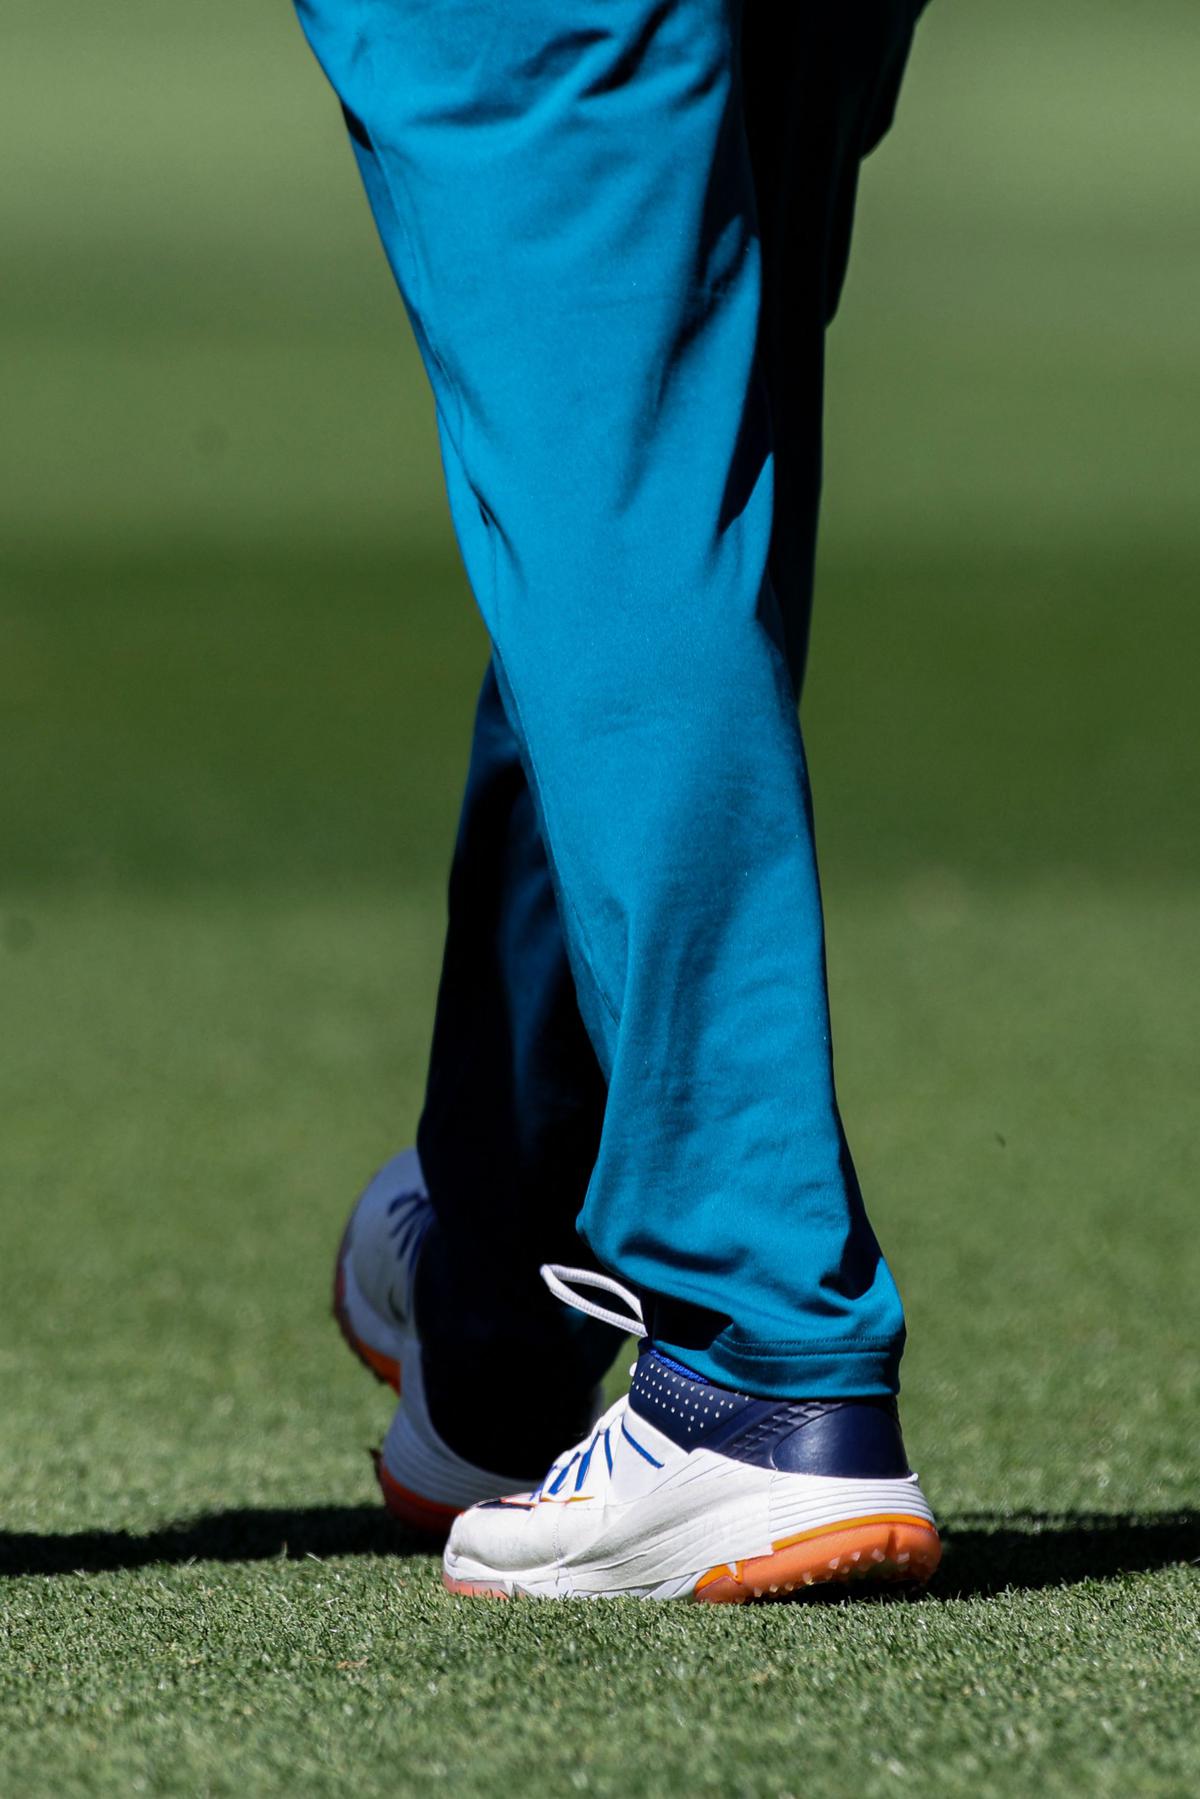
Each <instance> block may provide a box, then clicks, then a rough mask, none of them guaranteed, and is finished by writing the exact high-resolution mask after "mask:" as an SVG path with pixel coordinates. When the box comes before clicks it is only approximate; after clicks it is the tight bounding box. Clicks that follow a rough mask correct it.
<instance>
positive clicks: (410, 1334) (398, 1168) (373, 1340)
mask: <svg viewBox="0 0 1200 1799" xmlns="http://www.w3.org/2000/svg"><path fill="white" fill-rule="evenodd" d="M432 1216H433V1212H432V1206H431V1204H430V1199H429V1193H428V1189H427V1188H426V1185H425V1177H424V1175H423V1173H422V1170H421V1161H420V1157H419V1156H418V1155H417V1152H416V1150H415V1149H406V1150H402V1151H401V1153H400V1154H399V1155H398V1156H394V1157H393V1158H392V1160H391V1161H390V1162H388V1163H387V1164H386V1165H385V1166H384V1167H383V1168H381V1169H380V1170H379V1172H378V1174H376V1175H375V1176H374V1177H373V1179H372V1180H370V1181H369V1182H368V1184H367V1186H366V1188H365V1189H364V1190H363V1192H362V1194H361V1195H360V1196H359V1199H358V1201H357V1203H356V1205H355V1207H354V1210H353V1211H352V1212H351V1214H350V1218H349V1221H348V1223H347V1225H346V1229H345V1231H344V1232H343V1235H342V1240H341V1244H340V1246H339V1249H338V1255H337V1263H336V1265H335V1268H334V1281H333V1314H334V1317H335V1318H336V1320H337V1322H338V1325H339V1327H340V1329H341V1332H342V1335H343V1337H344V1338H345V1339H346V1342H347V1343H348V1344H349V1346H350V1348H351V1349H352V1350H353V1351H354V1353H355V1355H356V1356H357V1357H358V1358H359V1360H360V1361H361V1362H362V1363H364V1365H365V1366H366V1367H367V1368H369V1369H370V1370H371V1372H372V1374H374V1375H375V1377H376V1378H377V1379H378V1380H380V1381H384V1382H386V1383H387V1385H388V1386H390V1387H392V1388H394V1389H395V1391H396V1393H397V1394H399V1395H400V1404H399V1406H398V1407H397V1409H396V1413H395V1416H394V1417H393V1419H392V1422H391V1426H390V1428H389V1430H388V1433H387V1435H386V1437H385V1438H384V1441H383V1446H382V1448H381V1449H380V1451H379V1453H378V1455H377V1456H376V1458H375V1471H376V1474H377V1476H378V1478H379V1485H380V1488H381V1489H382V1492H383V1498H384V1503H385V1504H386V1506H387V1508H388V1510H389V1511H390V1512H391V1513H392V1514H393V1516H394V1517H396V1518H398V1519H400V1521H401V1522H402V1523H404V1524H407V1525H408V1526H410V1527H411V1528H413V1529H415V1530H421V1531H425V1532H428V1533H429V1534H430V1535H435V1536H439V1537H444V1536H445V1535H446V1532H447V1531H448V1530H449V1528H450V1525H451V1524H452V1522H453V1521H454V1519H455V1518H456V1517H457V1515H458V1514H459V1512H461V1511H464V1510H465V1509H466V1508H467V1507H468V1506H472V1505H474V1504H475V1503H476V1502H477V1501H478V1500H481V1499H490V1498H492V1497H494V1496H496V1495H498V1494H504V1493H508V1492H511V1491H512V1489H513V1487H514V1484H515V1483H514V1482H513V1480H512V1479H511V1478H507V1477H505V1476H504V1475H501V1474H495V1473H493V1472H491V1471H490V1470H488V1469H485V1468H477V1467H476V1466H475V1465H474V1463H472V1462H469V1461H465V1460H464V1459H463V1457H462V1456H460V1455H457V1454H456V1453H455V1452H454V1451H453V1450H452V1449H450V1448H449V1446H448V1445H447V1444H446V1443H444V1442H443V1441H442V1439H441V1437H440V1436H439V1435H438V1432H437V1431H436V1429H435V1428H434V1426H433V1423H432V1422H431V1420H430V1416H429V1407H428V1405H427V1403H426V1397H425V1380H424V1371H423V1368H422V1360H421V1342H420V1336H419V1333H418V1330H417V1322H416V1317H415V1312H414V1304H413V1286H414V1275H415V1272H416V1265H417V1257H418V1255H419V1253H420V1249H421V1245H422V1243H423V1242H424V1240H425V1233H426V1231H427V1229H428V1228H429V1225H430V1223H431V1221H432Z"/></svg>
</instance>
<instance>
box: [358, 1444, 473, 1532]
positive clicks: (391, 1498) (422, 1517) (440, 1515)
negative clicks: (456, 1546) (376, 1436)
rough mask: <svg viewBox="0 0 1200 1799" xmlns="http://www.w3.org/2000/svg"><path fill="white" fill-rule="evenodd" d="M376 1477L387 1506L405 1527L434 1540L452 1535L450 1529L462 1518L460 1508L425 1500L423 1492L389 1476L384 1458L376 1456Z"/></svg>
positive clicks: (393, 1476) (391, 1475) (392, 1475)
mask: <svg viewBox="0 0 1200 1799" xmlns="http://www.w3.org/2000/svg"><path fill="white" fill-rule="evenodd" d="M375 1478H376V1479H377V1480H378V1482H379V1490H380V1492H381V1493H382V1494H383V1503H384V1505H386V1507H387V1509H388V1511H389V1512H390V1513H391V1515H392V1517H393V1518H396V1519H398V1520H399V1522H400V1523H401V1524H406V1525H407V1526H408V1527H409V1529H410V1530H420V1531H424V1532H426V1534H427V1535H429V1536H433V1537H442V1538H444V1537H447V1536H448V1535H449V1534H450V1526H451V1525H452V1524H453V1523H454V1520H455V1519H456V1518H457V1517H458V1512H459V1508H458V1507H457V1506H452V1505H439V1504H438V1503H437V1501H436V1500H434V1499H425V1498H423V1497H422V1496H421V1494H420V1493H414V1492H412V1491H411V1490H410V1489H409V1488H408V1487H404V1486H401V1484H400V1482H399V1481H398V1480H397V1479H396V1477H395V1475H394V1474H389V1473H388V1471H387V1469H386V1468H385V1467H384V1465H383V1457H382V1456H381V1455H377V1456H376V1457H375Z"/></svg>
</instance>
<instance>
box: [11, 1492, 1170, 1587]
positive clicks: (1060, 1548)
mask: <svg viewBox="0 0 1200 1799" xmlns="http://www.w3.org/2000/svg"><path fill="white" fill-rule="evenodd" d="M945 1542H946V1554H945V1559H944V1561H943V1563H942V1567H941V1571H940V1572H939V1574H938V1576H937V1579H936V1580H935V1581H934V1583H933V1585H932V1587H931V1588H930V1589H929V1592H928V1594H927V1595H925V1596H924V1597H926V1598H927V1599H928V1600H934V1601H938V1600H940V1601H945V1600H948V1599H979V1598H987V1597H988V1596H989V1595H991V1594H995V1593H1003V1592H1006V1591H1012V1592H1037V1591H1039V1590H1041V1589H1043V1588H1046V1587H1062V1586H1075V1585H1077V1584H1078V1583H1079V1582H1080V1581H1085V1580H1111V1579H1114V1578H1115V1577H1116V1576H1118V1575H1121V1574H1141V1573H1148V1572H1150V1571H1152V1570H1153V1569H1155V1568H1169V1567H1173V1566H1176V1565H1177V1564H1180V1563H1187V1562H1192V1563H1194V1562H1197V1561H1200V1512H1149V1513H1138V1514H1122V1513H1106V1512H1099V1513H1044V1512H1014V1513H1013V1514H1012V1515H1011V1516H1008V1517H992V1516H988V1515H986V1514H980V1513H969V1514H967V1515H965V1516H963V1517H962V1518H960V1519H959V1521H958V1523H957V1524H955V1525H952V1526H950V1527H949V1528H948V1529H947V1530H946V1536H945ZM429 1553H430V1544H429V1541H428V1539H426V1538H422V1537H417V1536H415V1535H413V1534H411V1533H409V1532H406V1531H404V1530H403V1529H401V1528H400V1526H398V1525H397V1524H395V1523H393V1521H392V1520H391V1519H390V1518H389V1517H388V1516H387V1514H386V1513H385V1512H384V1511H383V1510H382V1509H381V1508H380V1507H379V1506H375V1505H353V1506H311V1507H305V1508H302V1509H299V1510H292V1511H289V1510H283V1509H279V1510H270V1509H258V1508H247V1509H245V1510H238V1511H227V1512H211V1513H206V1514H204V1515H203V1516H201V1517H198V1518H191V1519H184V1520H182V1521H180V1522H179V1523H177V1524H167V1525H164V1526H163V1527H162V1528H161V1529H159V1530H152V1531H147V1532H145V1533H144V1534H137V1533H134V1532H129V1531H121V1530H112V1531H104V1530H96V1531H79V1532H63V1533H62V1534H59V1535H47V1536H40V1535H37V1534H35V1533H33V1532H16V1531H0V1576H4V1575H10V1576H11V1575H20V1574H99V1573H105V1572H109V1571H112V1570H115V1569H122V1568H149V1567H156V1566H157V1567H163V1566H166V1567H177V1566H180V1565H181V1564H184V1563H187V1562H264V1561H292V1562H295V1561H303V1560H304V1559H305V1558H307V1557H309V1556H316V1557H318V1558H324V1557H327V1556H343V1555H373V1556H388V1557H395V1558H405V1557H408V1556H415V1555H428V1554H429ZM825 1593H826V1594H827V1596H828V1598H829V1599H830V1600H832V1601H833V1602H834V1603H838V1602H841V1601H843V1600H844V1599H845V1598H846V1597H847V1594H846V1590H845V1589H844V1588H831V1589H826V1590H825ZM824 1596H825V1594H823V1595H822V1597H824ZM811 1597H812V1598H816V1597H817V1594H816V1593H814V1594H813V1595H811ZM880 1597H881V1598H882V1597H883V1595H880Z"/></svg>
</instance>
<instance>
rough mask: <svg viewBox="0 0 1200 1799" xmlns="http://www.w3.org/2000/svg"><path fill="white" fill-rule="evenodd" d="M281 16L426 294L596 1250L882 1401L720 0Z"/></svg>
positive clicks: (805, 1375) (648, 1284)
mask: <svg viewBox="0 0 1200 1799" xmlns="http://www.w3.org/2000/svg"><path fill="white" fill-rule="evenodd" d="M301 10H302V15H303V17H304V18H305V22H306V24H307V25H308V26H309V28H310V31H311V35H312V36H313V38H314V42H315V43H316V45H317V48H318V52H319V54H321V56H322V58H323V60H324V61H325V62H326V66H327V67H328V68H329V71H330V73H331V75H332V77H333V79H334V81H335V85H337V86H338V88H339V91H340V92H341V94H342V98H343V101H344V102H345V104H346V105H347V108H348V110H349V112H350V114H351V117H352V129H353V130H354V132H355V136H356V141H357V142H358V144H359V148H360V153H361V155H362V157H363V159H364V162H365V163H366V164H367V166H368V171H369V172H368V180H369V185H371V186H372V189H373V192H372V197H373V200H374V202H375V205H376V211H377V215H378V217H379V220H380V224H381V228H382V230H383V232H384V236H385V239H386V241H387V242H388V247H389V251H390V253H391V255H392V259H393V262H394V264H395V266H396V267H397V272H398V274H399V276H400V279H401V283H402V285H403V286H404V288H405V292H406V295H407V297H408V300H409V304H410V307H411V309H412V310H413V312H414V315H415V321H416V323H417V328H418V335H419V337H420V338H421V341H422V345H423V349H424V351H425V355H426V359H427V364H428V366H429V368H430V373H431V377H432V379H433V382H434V386H435V390H436V392H437V396H438V402H439V413H440V423H441V427H442V432H443V440H444V444H445V448H446V460H447V475H448V481H449V485H450V490H451V502H452V508H453V511H454V516H455V522H456V526H457V529H458V532H459V538H460V543H461V545H462V548H463V552H464V556H465V559H466V562H467V567H468V571H469V573H470V576H471V580H472V584H473V586H474V588H475V591H476V595H477V597H478V599H479V602H480V605H481V607H482V609H483V612H484V616H485V619H486V622H487V624H488V628H489V631H490V633H491V636H492V639H493V643H494V645H495V647H496V652H497V672H498V678H499V681H500V685H501V690H502V696H503V700H504V705H505V710H506V713H507V715H508V717H509V719H510V720H511V721H512V722H513V724H514V728H515V730H516V734H517V738H518V741H519V744H520V748H521V754H522V759H523V763H524V766H525V771H526V775H527V777H528V778H529V780H530V786H531V792H532V794H533V797H534V800H535V803H536V806H537V810H538V820H539V828H540V831H541V835H542V837H543V839H544V841H545V842H546V843H547V845H548V849H549V855H550V864H551V868H552V872H553V877H554V881H555V885H556V890H557V894H558V899H559V910H560V915H561V916H562V917H563V919H564V922H565V925H566V935H567V943H568V949H569V953H570V958H571V966H572V971H573V974H574V977H575V981H576V986H577V989H578V993H579V998H580V1005H581V1011H582V1013H583V1016H584V1019H585V1021H586V1024H587V1028H588V1032H589V1035H590V1037H591V1040H592V1043H593V1046H594V1047H595V1049H596V1052H597V1055H598V1059H599V1061H600V1064H601V1066H602V1068H603V1070H604V1072H605V1074H606V1075H607V1077H608V1081H609V1102H608V1108H607V1112H606V1116H605V1124H604V1130H603V1133H602V1138H601V1145H600V1152H599V1157H598V1161H597V1165H596V1170H595V1173H594V1175H593V1179H592V1183H591V1186H590V1189H589V1194H588V1199H587V1203H586V1205H585V1207H584V1212H583V1218H582V1225H583V1229H584V1232H585V1235H586V1236H587V1237H588V1239H589V1241H590V1242H591V1244H592V1246H593V1248H594V1250H595V1251H596V1253H597V1255H598V1256H599V1258H600V1259H601V1260H602V1261H603V1262H604V1263H605V1264H606V1265H607V1266H609V1267H611V1268H613V1269H615V1270H616V1271H618V1272H620V1273H621V1274H622V1275H623V1276H624V1277H625V1278H627V1279H629V1280H630V1281H631V1282H632V1283H633V1284H634V1285H635V1286H637V1287H638V1288H639V1289H640V1290H641V1292H642V1294H643V1296H644V1299H645V1302H646V1308H647V1312H648V1316H649V1326H650V1334H651V1336H652V1337H653V1338H654V1340H655V1341H657V1342H658V1343H660V1345H662V1346H663V1347H665V1348H666V1349H668V1350H669V1351H671V1352H672V1353H674V1354H676V1355H678V1356H679V1357H681V1358H682V1359H684V1360H685V1361H686V1362H687V1363H688V1364H689V1365H690V1366H692V1367H693V1368H696V1369H697V1370H698V1371H699V1372H701V1373H703V1374H708V1375H711V1376H712V1377H714V1378H716V1379H717V1380H723V1381H727V1382H732V1383H734V1384H740V1385H741V1386H743V1387H745V1388H747V1389H748V1390H750V1391H758V1392H762V1393H764V1394H768V1395H771V1394H793V1393H797V1392H804V1393H813V1394H835V1393H845V1394H872V1393H887V1392H889V1391H891V1390H892V1389H893V1387H894V1385H895V1380H896V1365H897V1361H898V1356H899V1349H900V1341H901V1335H902V1322H901V1316H900V1309H899V1303H898V1300H897V1297H896V1294H895V1289H894V1286H893V1284H892V1282H891V1279H890V1276H889V1275H888V1273H887V1270H886V1267H885V1266H884V1264H883V1262H882V1259H881V1257H880V1255H879V1251H878V1247H877V1245H876V1243H875V1239H874V1237H873V1235H872V1233H871V1231H870V1228H869V1226H868V1225H867V1222H866V1219H865V1216H864V1214H863V1211H862V1205H861V1200H860V1198H859V1196H858V1192H857V1187H856V1184H855V1182H854V1180H853V1176H852V1172H851V1170H850V1169H849V1167H848V1162H847V1158H846V1154H845V1147H844V1141H843V1138H842V1134H841V1130H840V1126H839V1123H838V1120H837V1112H836V1106H835V1103H834V1097H833V1085H832V1073H831V1067H830V1057H829V1037H828V1016H827V1005H826V997H825V987H824V972H823V953H822V933H821V924H820V911H819V901H818V897H817V889H816V879H815V869H814V865H813V857H812V838H811V824H810V819H809V812H808V796H807V784H806V779H805V774H804V765H803V756H802V751H801V747H800V739H799V733H798V726H797V723H796V719H795V712H794V695H793V689H792V684H791V680H790V676H789V670H788V665H787V656H786V650H785V643H784V631H783V626H782V622H781V618H780V612H779V607H778V603H777V600H776V596H775V595H774V593H773V591H772V589H771V586H770V583H769V581H768V579H767V574H766V565H767V559H768V553H769V548H770V540H771V528H772V518H773V497H772V478H771V477H772V469H771V449H770V438H769V427H768V420H767V413H766V407H765V403H764V394H763V391H762V386H761V380H760V376H759V371H758V368H757V365H756V336H757V330H758V318H759V302H760V271H759V261H758V254H757V245H756V241H755V217H754V200H753V190H752V184H751V179H750V172H749V167H748V161H747V157H746V150H745V143H744V137H743V126H742V118H741V113H740V97H739V94H738V91H737V84H736V79H735V68H736V58H737V36H738V31H739V26H740V9H738V8H735V7H734V6H732V5H729V4H724V3H722V0H686V3H685V0H680V3H678V4H676V5H674V6H671V7H665V8H664V7H662V6H659V5H652V4H649V0H591V4H577V5H574V6H573V7H572V8H571V16H570V21H569V23H564V21H563V16H562V9H561V7H560V6H558V5H557V4H554V3H552V0H537V3H536V4H534V3H532V0H531V3H529V4H525V5H522V6H519V7H517V8H512V7H500V6H498V5H494V4H490V3H486V4H485V3H484V0H475V3H469V0H460V3H459V4H448V5H447V6H445V7H441V8H439V9H437V14H436V18H435V17H434V15H433V14H432V13H431V12H429V11H428V10H427V9H421V8H417V7H415V6H409V5H407V4H404V3H403V0H387V3H386V4H385V3H383V0H379V3H377V4H366V3H365V0H364V3H362V4H351V5H346V4H334V0H329V4H328V5H325V4H324V0H319V3H318V4H316V5H308V4H306V5H303V6H302V9H301Z"/></svg>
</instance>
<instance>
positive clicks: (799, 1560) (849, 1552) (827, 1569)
mask: <svg viewBox="0 0 1200 1799" xmlns="http://www.w3.org/2000/svg"><path fill="white" fill-rule="evenodd" d="M941 1559H942V1545H941V1539H940V1538H939V1537H938V1534H937V1531H936V1530H935V1529H934V1527H933V1525H932V1524H929V1523H927V1522H926V1520H925V1519H924V1518H912V1517H907V1516H905V1515H903V1514H896V1515H891V1514H887V1515H882V1516H879V1517H875V1518H852V1519H849V1520H848V1521H847V1522H846V1523H845V1524H833V1525H829V1524H825V1525H819V1526H818V1527H817V1528H816V1529H814V1530H803V1531H800V1532H799V1534H798V1535H796V1536H793V1537H782V1538H781V1539H780V1541H779V1542H778V1543H773V1544H772V1545H771V1551H770V1554H769V1555H756V1556H748V1557H747V1558H746V1559H745V1560H744V1561H740V1562H734V1563H732V1564H731V1563H729V1562H721V1563H719V1564H718V1565H717V1566H716V1567H715V1568H710V1569H709V1570H708V1572H707V1574H702V1575H701V1576H700V1579H699V1580H698V1581H697V1582H696V1586H695V1589H694V1591H693V1595H692V1597H693V1598H694V1599H696V1600H698V1601H700V1603H701V1604H708V1605H744V1604H745V1602H746V1601H747V1600H748V1599H765V1598H774V1597H776V1596H777V1595H779V1594H781V1593H792V1592H795V1591H797V1590H798V1589H803V1588H805V1587H818V1586H826V1585H828V1584H829V1583H831V1582H835V1581H838V1582H850V1581H858V1580H863V1581H877V1580H878V1581H890V1582H900V1581H911V1582H915V1583H917V1584H921V1585H923V1584H924V1582H925V1581H927V1580H929V1579H930V1577H931V1576H932V1575H933V1574H934V1572H935V1571H936V1569H937V1565H938V1563H939V1562H940V1560H941Z"/></svg>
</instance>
